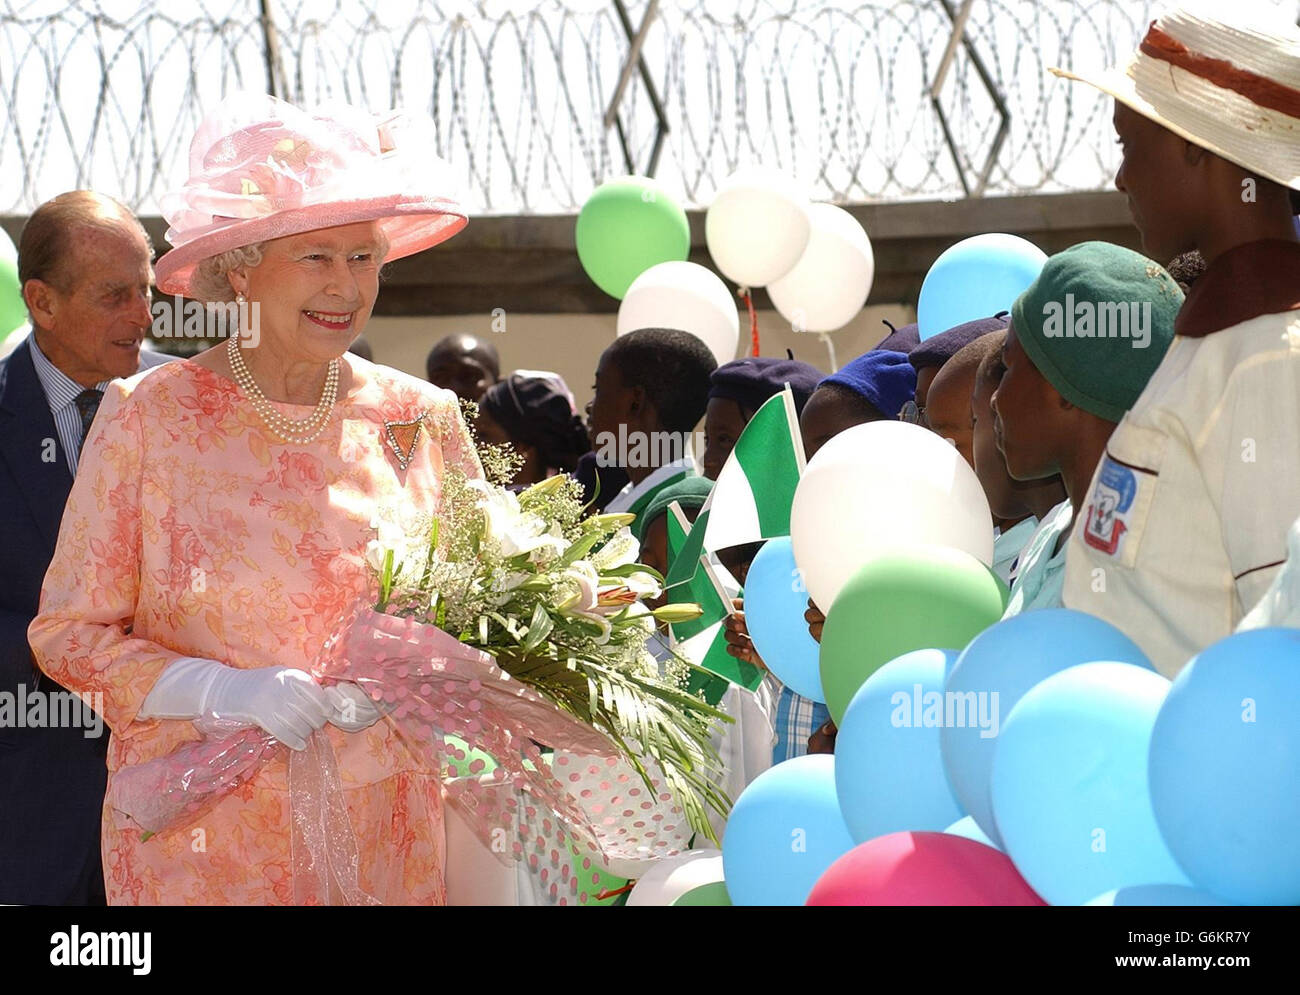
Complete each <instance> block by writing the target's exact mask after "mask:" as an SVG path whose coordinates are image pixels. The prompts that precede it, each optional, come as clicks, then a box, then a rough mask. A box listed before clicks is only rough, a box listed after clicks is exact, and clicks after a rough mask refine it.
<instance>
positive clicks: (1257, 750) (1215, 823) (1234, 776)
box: [1151, 629, 1300, 905]
mask: <svg viewBox="0 0 1300 995" xmlns="http://www.w3.org/2000/svg"><path fill="white" fill-rule="evenodd" d="M1151 802H1152V805H1153V806H1154V808H1155V813H1156V819H1157V821H1158V822H1159V824H1160V829H1161V831H1162V832H1163V833H1164V836H1165V840H1166V841H1167V842H1168V843H1169V849H1170V850H1172V851H1173V854H1174V856H1175V857H1177V858H1178V862H1179V863H1180V864H1181V865H1182V866H1183V867H1184V868H1185V869H1186V871H1187V873H1188V876H1189V877H1191V879H1192V881H1194V882H1195V883H1196V884H1197V885H1198V886H1200V887H1201V888H1204V889H1205V890H1206V891H1209V892H1213V893H1214V894H1216V895H1222V896H1223V897H1224V898H1226V899H1227V900H1229V901H1232V902H1238V903H1240V904H1243V905H1296V904H1300V629H1252V630H1248V631H1246V632H1240V633H1237V634H1236V635H1234V636H1229V637H1228V638H1226V639H1222V640H1220V641H1219V642H1217V643H1215V644H1214V645H1212V646H1210V647H1208V648H1207V649H1204V650H1202V651H1201V652H1200V653H1199V654H1198V655H1197V656H1196V657H1195V658H1193V660H1192V662H1191V663H1189V664H1188V665H1187V666H1186V667H1184V668H1183V670H1182V671H1181V672H1180V673H1179V674H1178V677H1177V679H1176V680H1175V681H1174V684H1173V687H1172V688H1171V689H1170V691H1169V697H1168V698H1167V699H1166V701H1165V703H1164V706H1163V707H1162V708H1161V709H1160V716H1159V717H1158V718H1157V719H1156V725H1155V731H1154V732H1153V733H1152V736H1151Z"/></svg>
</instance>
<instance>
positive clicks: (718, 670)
mask: <svg viewBox="0 0 1300 995" xmlns="http://www.w3.org/2000/svg"><path fill="white" fill-rule="evenodd" d="M698 527H699V523H698V520H697V522H696V528H698ZM689 528H690V523H689V522H687V520H686V516H685V515H683V514H682V509H681V506H680V505H678V504H677V502H676V501H674V502H673V503H672V504H671V505H669V507H668V556H669V562H673V557H674V556H677V557H679V558H680V557H681V556H682V555H683V548H682V547H683V546H684V545H685V544H686V542H687V529H689ZM700 567H701V568H700V569H699V570H697V571H696V573H695V576H694V577H692V578H691V579H690V580H688V581H686V582H685V583H682V584H679V585H677V586H676V587H673V588H670V589H668V591H667V601H668V603H669V604H681V603H691V602H694V603H695V604H698V605H699V606H700V608H701V609H702V611H703V614H702V615H701V616H700V617H699V618H695V619H691V620H690V621H689V622H677V623H674V624H673V625H671V626H669V628H670V629H671V630H672V634H673V644H674V647H673V648H674V649H675V650H676V651H677V652H678V653H680V654H681V655H682V656H684V657H685V658H686V659H687V660H690V661H691V663H693V664H695V665H696V666H697V667H702V668H704V669H705V670H708V671H710V672H711V673H714V674H717V675H718V676H719V677H722V678H725V679H726V680H727V681H730V682H731V683H733V684H739V685H740V686H741V687H744V688H748V689H749V690H751V691H752V690H754V689H755V688H756V687H758V685H759V683H760V682H761V681H762V680H763V672H762V670H760V669H759V668H758V667H755V666H754V665H753V664H751V663H746V662H744V661H743V660H737V659H736V658H735V657H734V656H732V655H731V654H730V653H728V652H727V637H726V631H725V629H724V628H723V622H724V621H725V620H726V618H727V616H728V615H730V614H731V609H732V606H731V601H730V600H729V599H728V598H727V595H726V591H725V590H724V589H723V586H722V584H721V582H720V581H719V580H718V576H717V574H716V573H714V570H713V567H712V565H710V564H709V562H708V561H707V560H706V561H704V562H703V563H702V564H701V565H700ZM713 690H714V691H715V692H716V693H717V697H716V698H712V700H711V703H712V704H716V703H717V700H718V698H721V696H722V695H721V692H722V691H725V690H726V688H725V687H723V686H721V685H717V686H715V687H714V689H713ZM706 696H708V697H711V696H709V695H707V692H706Z"/></svg>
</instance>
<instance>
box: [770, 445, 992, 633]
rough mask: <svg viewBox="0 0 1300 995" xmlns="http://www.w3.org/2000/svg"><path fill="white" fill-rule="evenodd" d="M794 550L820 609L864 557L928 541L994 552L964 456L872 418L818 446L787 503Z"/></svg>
mask: <svg viewBox="0 0 1300 995" xmlns="http://www.w3.org/2000/svg"><path fill="white" fill-rule="evenodd" d="M790 539H791V542H792V544H793V546H794V559H795V563H796V564H797V565H798V567H799V570H800V573H801V574H802V576H803V581H804V585H805V586H806V587H807V589H808V594H809V596H810V597H811V598H812V600H813V601H814V602H815V603H816V604H817V606H818V607H819V608H820V609H821V610H822V611H823V612H829V611H830V609H831V606H832V605H833V604H834V603H835V596H836V595H837V594H839V593H840V589H841V588H842V587H843V586H844V584H845V583H846V582H847V581H848V580H849V578H850V577H852V576H853V574H854V573H855V572H856V571H857V569H858V568H859V567H861V566H862V565H863V564H864V563H866V562H867V560H869V559H871V558H872V557H874V556H876V555H878V554H880V553H883V552H885V551H887V550H890V549H897V548H898V547H900V546H913V545H918V544H922V543H929V544H933V545H937V546H951V547H953V548H956V549H961V550H965V551H966V552H967V553H970V554H971V555H972V556H974V557H975V558H976V559H978V560H980V561H981V562H983V563H984V564H986V565H987V564H991V563H992V562H993V517H992V514H991V513H990V511H989V504H988V499H987V498H985V496H984V489H983V488H982V487H981V486H980V482H979V479H978V478H977V477H976V476H975V471H974V470H972V469H971V468H970V466H969V464H967V462H966V461H965V460H964V459H962V456H961V454H960V453H959V452H957V449H956V448H955V447H954V446H953V445H952V444H951V443H949V442H946V441H945V440H943V439H941V438H939V437H938V436H937V435H935V434H934V433H933V432H929V431H927V430H926V429H923V428H921V427H920V426H919V425H911V424H908V423H907V422H901V421H875V422H868V423H867V424H865V425H855V426H853V428H850V429H847V430H846V431H844V432H841V433H840V434H839V435H837V436H835V438H833V439H831V440H830V441H829V442H827V443H826V445H824V446H822V448H821V449H819V450H818V451H817V455H815V456H814V457H813V458H812V459H811V460H809V461H808V467H807V469H806V470H805V471H804V475H803V477H802V478H800V480H799V486H798V487H797V488H796V489H795V492H794V504H793V506H792V507H791V509H790Z"/></svg>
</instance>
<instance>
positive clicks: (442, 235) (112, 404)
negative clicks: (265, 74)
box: [30, 95, 482, 904]
mask: <svg viewBox="0 0 1300 995" xmlns="http://www.w3.org/2000/svg"><path fill="white" fill-rule="evenodd" d="M419 124H420V122H419V121H418V120H416V119H411V118H406V117H401V116H389V117H388V118H386V119H374V118H371V117H369V116H368V115H362V114H360V113H358V112H355V111H350V110H343V111H339V112H337V113H334V114H325V113H319V114H317V115H315V116H312V115H310V114H308V113H305V112H303V111H301V110H299V109H297V108H295V107H293V106H290V105H288V104H285V103H282V102H280V101H277V100H274V99H273V98H269V97H264V96H261V95H258V96H252V97H249V96H244V97H242V98H237V99H235V100H231V101H228V102H227V103H225V104H224V105H223V106H222V107H221V108H219V109H218V111H217V113H216V114H215V116H214V117H212V118H210V119H209V120H208V121H206V122H205V123H204V125H203V126H202V127H201V128H200V130H199V133H198V135H197V136H196V137H195V139H194V142H193V145H192V147H191V166H190V169H191V175H190V178H189V181H188V182H187V183H186V184H185V186H184V187H183V189H182V190H181V191H180V192H179V193H176V194H174V195H172V196H170V197H168V198H167V199H166V200H165V201H164V211H165V213H166V215H167V218H168V220H169V221H170V223H171V230H170V231H169V232H168V234H167V238H168V240H169V241H170V242H171V244H172V245H173V246H174V248H173V249H172V250H171V251H170V252H168V253H167V254H166V255H164V256H163V257H162V258H161V259H160V260H159V261H158V265H157V283H158V286H159V288H160V289H161V290H162V291H164V292H165V293H168V294H184V295H186V296H189V297H192V298H197V299H200V300H205V301H227V302H228V301H233V302H238V303H239V305H240V307H239V308H238V310H239V311H240V313H241V315H242V318H241V328H240V334H238V335H232V336H230V338H229V339H228V341H227V343H225V344H222V345H219V346H217V347H214V348H212V349H210V350H208V351H207V352H205V353H203V354H202V355H200V356H198V357H197V358H196V359H194V360H192V361H188V362H181V363H172V364H168V365H166V366H164V367H161V368H159V369H158V370H157V371H155V372H156V374H157V375H155V376H137V377H133V378H131V379H129V380H125V381H116V382H114V384H113V385H112V386H111V387H109V389H108V391H107V393H106V396H105V397H104V400H103V404H102V407H101V408H100V411H99V414H98V417H97V419H96V421H95V424H94V427H93V429H92V431H91V433H90V437H89V438H88V440H87V445H86V448H85V453H84V454H83V456H82V465H81V468H80V471H79V472H78V474H77V479H76V483H75V486H74V487H73V490H72V495H71V497H70V498H69V501H68V505H67V510H66V512H65V514H64V517H63V525H62V530H61V532H60V535H59V542H58V548H57V551H56V553H55V556H54V561H53V563H52V564H51V566H50V570H49V573H48V575H47V577H46V580H45V587H44V591H43V594H42V599H41V604H42V607H41V613H40V615H39V617H37V619H36V620H35V621H34V622H33V623H32V626H31V629H30V640H31V644H32V648H33V651H34V654H35V657H36V660H37V662H38V663H39V665H40V666H41V668H42V669H43V670H44V671H45V672H46V673H48V674H50V675H51V676H53V677H54V678H56V679H57V680H58V681H59V682H60V683H61V684H63V685H64V686H66V687H68V688H71V689H73V690H76V691H79V692H83V693H88V694H92V695H94V700H95V701H96V702H97V704H98V705H99V706H100V707H102V711H103V714H104V717H105V719H106V720H107V722H108V724H109V726H110V727H111V728H112V730H113V738H112V741H111V745H110V747H109V757H108V766H109V789H108V798H107V801H106V804H105V807H104V821H103V840H102V848H103V857H104V868H105V876H106V886H107V894H108V898H109V901H110V903H117V904H137V903H169V904H172V903H174V904H193V903H198V904H262V903H289V902H292V901H294V900H295V894H294V890H293V889H294V886H293V881H292V880H291V879H292V865H291V844H290V838H291V832H290V828H289V822H290V815H289V801H288V788H287V783H286V777H287V774H286V771H287V764H286V763H285V762H283V760H280V761H279V762H271V763H269V764H268V765H267V766H266V767H265V768H264V769H263V770H262V772H261V773H260V774H259V775H258V776H257V777H256V778H254V779H253V780H251V781H249V782H248V783H246V784H245V785H243V786H242V787H241V788H240V789H238V790H237V791H236V792H235V793H233V794H231V795H229V796H227V797H225V798H224V800H223V801H221V802H220V803H219V804H217V806H216V807H215V808H214V809H212V810H211V811H210V812H208V813H207V814H206V815H204V816H203V817H202V819H201V820H200V821H199V822H198V823H197V825H196V826H194V827H187V828H185V829H183V830H177V831H175V832H164V833H161V834H159V835H158V836H156V837H154V838H150V839H148V840H147V841H142V839H141V837H142V833H141V832H140V830H139V827H138V826H135V825H134V824H133V823H132V822H131V820H130V819H129V817H127V816H126V815H125V814H124V813H123V812H121V811H118V810H117V809H116V808H115V807H114V804H113V800H114V790H113V783H114V777H115V775H116V774H117V773H118V772H120V771H122V770H123V769H125V768H129V767H130V766H132V765H136V764H140V763H143V762H145V761H149V760H151V759H154V758H157V757H161V756H164V755H167V754H170V753H172V752H173V751H174V750H175V749H176V748H177V747H178V746H181V745H183V744H185V743H187V742H189V741H191V740H195V739H197V738H199V736H200V733H199V732H198V730H197V728H196V722H198V723H200V724H201V723H202V721H203V720H211V719H214V718H217V717H220V718H221V719H224V720H226V721H228V722H239V723H243V724H245V725H248V726H258V727H261V728H262V729H265V730H266V731H268V732H270V733H271V734H272V735H274V736H275V737H276V738H277V739H279V740H280V741H281V742H283V743H284V744H286V745H287V746H289V747H291V748H293V749H302V748H303V747H304V746H305V745H306V744H307V742H308V740H309V738H311V737H312V736H313V734H314V733H315V731H316V730H321V729H323V730H325V732H326V734H327V735H328V737H329V741H330V745H332V747H333V750H334V753H335V756H336V758H337V763H338V770H339V773H340V777H341V779H342V784H343V787H344V789H345V790H344V796H345V797H346V799H347V814H348V817H349V821H350V823H351V827H352V830H353V831H354V833H355V835H356V838H357V839H358V840H360V841H362V846H361V849H360V855H359V860H360V866H359V868H358V871H359V885H360V887H361V889H362V890H363V891H364V893H366V894H367V895H368V896H372V897H373V898H375V899H378V900H379V901H383V902H402V903H439V902H441V901H443V899H444V884H443V850H444V846H445V843H444V830H443V822H442V800H441V787H440V781H439V778H438V775H437V773H436V772H434V771H429V770H426V769H422V768H421V766H420V765H419V763H418V762H417V761H416V760H415V759H414V757H413V756H412V754H411V753H410V752H409V751H408V750H407V749H405V748H404V747H403V745H402V744H401V742H400V741H399V740H398V739H397V736H396V733H395V732H394V731H393V729H392V726H391V724H389V723H386V722H378V721H377V720H378V719H379V718H380V713H379V711H378V710H377V709H376V708H375V706H374V705H372V704H371V703H370V701H369V699H368V698H367V697H366V696H365V695H364V694H362V693H361V692H360V691H359V689H358V688H357V687H356V686H355V685H351V684H346V683H342V684H337V685H333V686H331V687H329V688H328V689H326V688H322V687H321V686H320V685H319V684H317V682H316V681H315V680H314V679H313V678H312V676H311V675H310V674H309V673H308V670H309V669H310V668H311V666H312V664H313V662H315V661H317V660H319V659H320V657H321V654H322V651H323V648H324V644H325V641H326V639H327V637H328V635H329V632H330V627H331V626H332V625H333V624H334V623H335V622H336V620H337V619H339V618H340V617H342V616H343V615H344V613H346V612H347V611H348V609H349V608H350V607H352V606H354V605H356V604H357V603H358V600H359V599H363V598H364V597H365V596H366V594H367V592H368V590H369V586H370V583H371V581H370V577H369V574H368V571H367V567H366V564H365V560H364V555H363V551H364V549H365V546H366V543H367V541H368V540H369V539H371V538H372V537H373V534H374V533H373V530H372V528H371V525H370V523H371V521H372V516H373V515H374V512H375V509H376V508H377V507H379V506H385V505H394V504H398V503H400V504H402V505H404V506H411V507H414V508H416V509H419V510H421V511H426V512H430V511H434V510H436V508H437V503H438V500H439V487H440V481H441V479H442V477H443V473H444V468H446V467H449V466H455V467H458V468H460V469H461V470H462V471H464V472H465V473H466V474H468V475H470V476H481V472H482V471H481V469H480V467H479V465H478V461H477V458H476V456H475V453H474V449H473V446H472V443H471V441H470V439H469V436H468V434H467V431H466V428H465V425H464V423H463V422H462V420H461V416H460V412H459V408H458V406H457V402H456V399H455V397H454V396H453V395H452V394H451V393H450V392H448V391H445V390H441V389H439V388H437V387H433V386H432V385H430V384H428V383H426V382H424V381H422V380H418V379H415V378H413V377H409V376H406V375H404V374H402V373H399V372H397V371H395V370H391V369H387V368H385V367H382V366H375V365H373V364H371V363H368V362H366V361H364V360H362V359H359V358H358V357H357V356H355V355H352V354H350V353H348V351H347V349H348V346H349V345H350V344H351V343H352V341H353V340H354V339H355V338H356V337H357V336H358V335H359V334H360V333H361V331H362V329H363V328H364V327H365V325H366V322H367V321H368V319H369V317H370V312H371V308H372V307H373V306H374V303H375V296H376V294H377V293H378V290H379V268H380V265H381V264H382V263H384V262H385V261H387V260H392V259H396V258H399V257H401V256H406V255H410V254H411V253H414V252H419V251H420V250H422V249H426V248H428V247H430V246H432V245H435V244H437V243H438V242H441V241H443V240H444V239H446V238H449V237H450V236H451V235H454V234H455V233H456V232H457V231H459V230H460V229H461V228H462V227H463V226H464V225H465V223H466V217H465V214H464V211H463V210H462V209H461V208H460V207H459V206H458V205H457V204H456V203H455V202H454V201H452V200H450V199H448V197H447V191H446V185H445V183H446V180H445V170H444V167H443V166H442V164H441V162H440V160H438V159H437V157H436V155H434V153H433V145H432V142H431V141H428V140H427V138H428V135H429V134H430V133H431V122H428V121H425V122H424V124H425V125H426V128H425V130H424V131H422V130H421V128H420V127H419ZM243 305H247V306H243Z"/></svg>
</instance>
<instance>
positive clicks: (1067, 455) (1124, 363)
mask: <svg viewBox="0 0 1300 995" xmlns="http://www.w3.org/2000/svg"><path fill="white" fill-rule="evenodd" d="M1182 303H1183V292H1182V291H1181V290H1180V289H1179V287H1178V284H1177V283H1176V282H1175V281H1174V279H1173V277H1171V276H1170V275H1169V274H1168V273H1167V272H1165V270H1164V269H1162V268H1161V267H1160V266H1159V265H1158V264H1156V263H1154V262H1152V261H1151V260H1150V259H1147V258H1146V257H1145V256H1143V255H1141V254H1140V253H1137V252H1133V251H1132V250H1131V249H1125V248H1121V247H1120V246H1118V245H1111V244H1110V243H1108V242H1083V243H1081V244H1079V245H1075V246H1072V247H1071V248H1069V249H1066V250H1065V251H1064V252H1060V253H1057V254H1056V255H1055V256H1052V257H1051V258H1050V259H1048V261H1047V263H1046V264H1045V265H1044V266H1043V271H1042V272H1041V273H1040V274H1039V275H1038V278H1037V279H1036V280H1035V281H1034V282H1033V283H1032V284H1031V285H1030V286H1029V289H1028V290H1026V291H1025V292H1024V293H1023V294H1021V295H1020V297H1019V298H1017V299H1016V303H1015V305H1014V306H1013V307H1012V309H1011V326H1010V327H1009V328H1008V329H1007V332H1006V337H1005V341H1004V343H1003V346H1002V365H1003V367H1004V372H1003V374H1002V379H1001V381H1000V383H999V384H998V387H997V389H996V390H995V391H994V393H993V397H992V402H991V403H992V408H993V435H994V439H995V440H996V444H997V448H998V450H999V451H1000V452H1001V453H1002V455H1003V458H1004V459H1005V461H1006V467H1007V471H1008V472H1009V473H1010V474H1011V476H1012V477H1014V478H1015V479H1016V480H1044V479H1048V478H1051V477H1055V476H1057V475H1058V474H1059V475H1060V478H1061V480H1062V482H1063V483H1064V485H1065V492H1066V496H1067V499H1066V500H1065V501H1062V502H1061V503H1060V504H1058V505H1057V506H1056V507H1054V508H1052V509H1051V510H1050V511H1048V512H1047V513H1046V514H1045V515H1044V516H1043V519H1042V524H1041V525H1040V526H1039V528H1038V531H1037V532H1035V533H1034V536H1033V538H1032V539H1030V541H1029V544H1028V545H1027V546H1026V547H1025V550H1024V552H1023V554H1022V555H1021V557H1020V564H1019V569H1018V571H1017V574H1016V578H1015V582H1014V583H1013V585H1012V588H1011V600H1010V603H1009V604H1008V606H1007V616H1008V617H1009V616H1011V615H1015V614H1018V613H1019V612H1022V611H1027V610H1030V609H1036V608H1053V607H1059V606H1060V604H1061V594H1060V592H1061V585H1062V582H1063V580H1064V578H1063V576H1062V571H1063V570H1064V569H1065V563H1066V557H1065V543H1066V540H1067V539H1068V538H1069V534H1070V530H1071V527H1072V525H1073V523H1074V509H1075V508H1077V507H1080V506H1081V505H1082V501H1083V497H1084V495H1085V494H1086V493H1087V488H1088V482H1089V481H1090V480H1091V479H1092V475H1093V471H1094V470H1095V469H1096V467H1097V464H1098V462H1099V461H1100V460H1101V457H1102V455H1103V454H1104V453H1105V452H1106V445H1107V440H1108V439H1110V437H1111V433H1112V432H1113V431H1114V429H1115V425H1116V423H1117V422H1119V420H1120V419H1121V418H1123V417H1124V413H1125V412H1126V411H1128V410H1129V409H1130V408H1131V407H1132V406H1133V404H1134V403H1135V402H1136V401H1137V399H1138V397H1139V395H1141V394H1142V391H1143V389H1144V388H1145V387H1146V385H1147V381H1148V380H1149V379H1150V377H1151V374H1152V373H1153V372H1154V371H1155V369H1156V367H1157V366H1158V365H1159V363H1160V360H1161V358H1162V357H1163V356H1164V354H1165V352H1166V350H1167V349H1168V348H1169V343H1170V342H1171V341H1172V339H1173V336H1174V318H1175V316H1176V315H1177V314H1178V309H1179V308H1180V307H1181V306H1182ZM1115 305H1118V307H1115ZM1144 316H1145V317H1144ZM1085 318H1088V320H1089V329H1090V331H1089V334H1087V335H1083V334H1079V333H1080V332H1082V331H1083V329H1084V326H1083V321H1084V319H1085ZM1121 328H1122V330H1123V331H1124V332H1125V334H1123V335H1120V334H1118V332H1119V331H1120V330H1121ZM1067 329H1068V330H1069V331H1070V332H1072V333H1073V334H1064V333H1065V332H1066V331H1067ZM1127 497H1128V498H1130V499H1131V498H1132V494H1128V495H1127ZM1111 511H1112V513H1113V511H1114V508H1112V509H1111Z"/></svg>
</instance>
